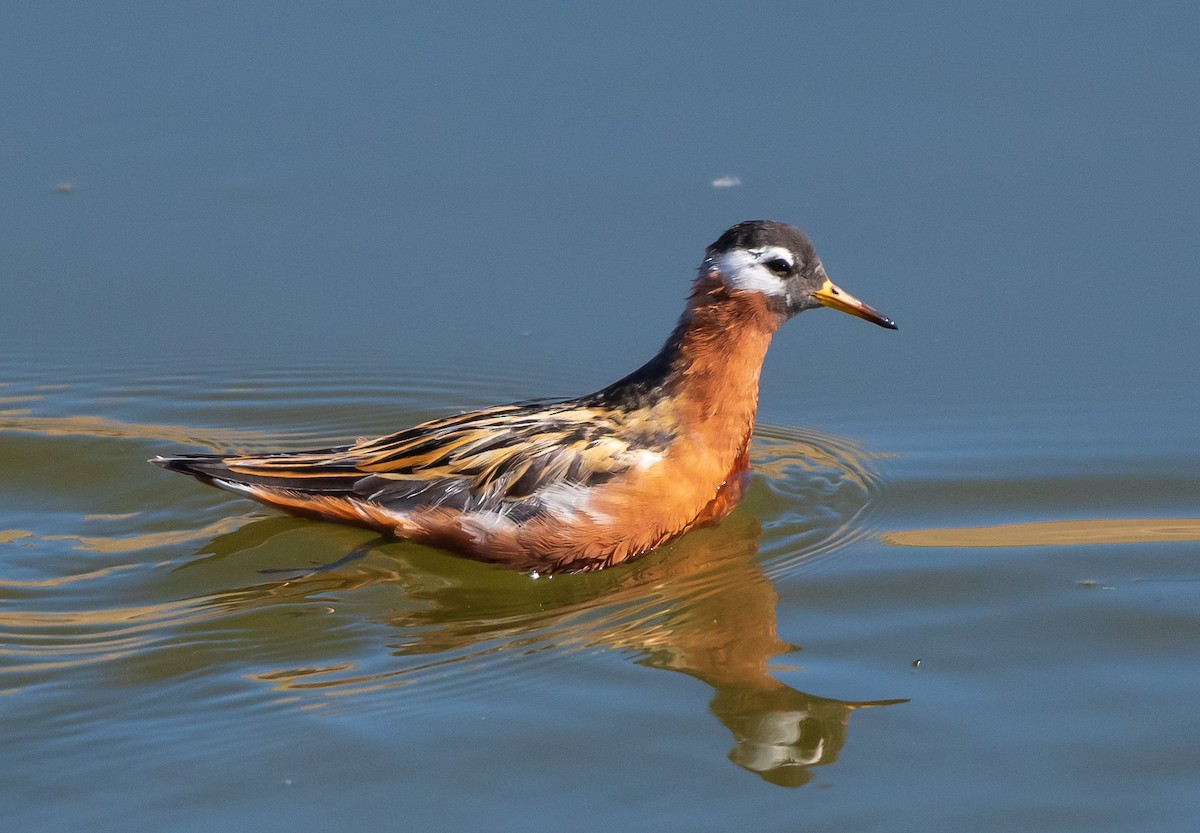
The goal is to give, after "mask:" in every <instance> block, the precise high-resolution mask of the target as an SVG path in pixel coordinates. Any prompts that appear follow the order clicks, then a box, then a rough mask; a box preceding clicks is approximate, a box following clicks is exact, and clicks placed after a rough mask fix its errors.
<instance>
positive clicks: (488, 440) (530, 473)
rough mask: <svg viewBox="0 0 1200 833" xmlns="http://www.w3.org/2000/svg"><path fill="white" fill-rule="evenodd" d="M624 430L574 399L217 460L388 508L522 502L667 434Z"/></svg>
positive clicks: (638, 454)
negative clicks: (332, 444) (315, 447)
mask: <svg viewBox="0 0 1200 833" xmlns="http://www.w3.org/2000/svg"><path fill="white" fill-rule="evenodd" d="M622 425H623V426H624V429H623V430H622ZM629 429H630V425H629V421H628V415H625V419H624V420H623V421H622V422H618V420H617V419H616V418H614V415H613V414H612V413H611V412H610V411H608V410H606V409H604V408H597V407H588V406H586V405H582V404H581V403H580V402H578V401H567V402H558V403H549V404H547V403H523V404H519V405H506V406H502V407H499V408H492V409H489V410H485V411H475V412H472V413H467V414H459V415H456V416H452V417H447V418H444V419H438V420H433V421H431V422H426V423H423V424H421V425H418V426H415V427H413V428H409V429H406V430H404V431H400V432H398V433H396V434H391V435H389V436H386V437H380V438H378V439H372V440H360V441H358V442H356V443H354V444H353V445H350V446H345V447H341V448H332V449H327V450H324V451H319V452H308V453H294V454H272V455H263V456H257V457H249V456H248V457H233V458H225V460H224V463H225V465H226V466H227V467H228V469H229V471H230V472H231V473H232V474H234V475H237V476H242V477H245V478H247V480H249V481H257V482H266V481H274V482H276V483H279V484H280V485H283V486H285V487H286V488H293V489H299V490H304V489H305V484H306V481H307V482H312V483H314V484H316V483H318V482H319V483H320V484H321V486H322V488H328V486H329V485H330V484H337V483H342V484H344V485H343V486H342V488H343V489H344V490H345V491H346V492H348V493H353V494H355V495H358V496H360V497H362V498H363V499H367V500H370V501H372V502H377V503H381V504H384V505H387V506H392V507H405V506H413V505H427V506H434V505H436V506H448V507H453V508H459V509H464V510H488V509H499V508H502V507H505V506H506V505H508V504H511V503H512V502H521V501H527V500H528V499H530V498H533V497H535V496H536V494H537V493H538V492H539V491H540V490H542V489H544V488H546V487H548V486H552V485H555V484H560V483H561V484H570V485H581V486H592V485H598V484H600V483H603V482H605V481H606V480H608V479H609V478H611V477H612V476H614V475H616V474H619V473H621V472H623V471H626V470H628V469H630V468H631V467H633V466H634V465H637V464H638V463H639V462H640V461H643V460H645V459H646V457H645V455H646V453H647V452H651V453H661V452H662V451H663V450H665V447H666V444H667V443H668V442H669V440H670V436H669V434H666V433H665V432H663V431H661V430H650V431H641V432H637V431H635V432H630V430H629ZM288 481H294V482H288ZM511 508H512V507H511V506H507V509H511ZM507 509H506V511H507Z"/></svg>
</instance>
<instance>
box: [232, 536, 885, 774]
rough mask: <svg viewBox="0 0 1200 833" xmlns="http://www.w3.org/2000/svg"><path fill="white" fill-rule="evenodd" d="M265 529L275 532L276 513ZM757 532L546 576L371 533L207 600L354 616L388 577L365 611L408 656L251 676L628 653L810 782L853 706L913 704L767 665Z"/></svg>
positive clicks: (315, 681)
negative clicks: (599, 651) (381, 541)
mask: <svg viewBox="0 0 1200 833" xmlns="http://www.w3.org/2000/svg"><path fill="white" fill-rule="evenodd" d="M261 525H262V526H267V525H270V526H273V527H275V528H276V529H279V528H278V526H276V525H275V523H274V522H272V521H266V522H262V524H261ZM258 526H260V524H251V525H250V526H248V527H245V528H243V529H241V530H238V531H236V532H233V533H231V534H229V535H226V536H222V538H219V539H217V540H215V541H214V542H213V544H212V546H211V548H210V549H211V551H212V552H213V555H212V556H211V558H215V559H221V558H223V557H224V556H225V555H226V554H233V553H236V552H239V551H241V552H244V551H245V549H246V548H247V547H248V546H249V547H253V548H263V547H264V546H265V547H270V546H271V539H272V538H275V537H282V538H287V537H289V535H288V531H287V528H286V527H285V528H284V529H282V530H279V532H278V533H277V535H270V534H268V537H267V539H266V540H264V539H263V538H262V537H261V535H262V533H264V532H267V530H263V529H256V528H255V527H258ZM759 535H760V530H759V526H758V524H757V522H756V521H754V520H753V519H751V518H748V517H745V516H744V515H734V516H732V517H731V518H729V519H727V520H726V522H725V523H724V524H723V525H722V526H721V527H720V528H718V529H711V530H704V531H701V532H699V533H696V534H693V535H690V536H687V537H685V538H684V539H682V540H681V541H679V542H678V543H676V544H675V545H672V546H669V547H667V548H666V549H665V551H662V552H659V553H654V554H651V555H650V556H648V557H647V558H645V559H643V560H641V561H639V562H635V563H634V564H632V565H629V566H628V567H627V568H620V569H616V570H611V571H607V572H601V573H594V574H588V575H583V576H557V577H555V578H553V579H541V580H533V579H531V578H530V577H528V576H524V575H520V574H514V573H508V572H504V571H501V570H497V569H494V568H490V567H485V566H482V565H477V564H472V563H469V562H463V561H462V560H461V559H453V558H448V557H445V556H442V555H440V554H438V555H434V554H433V553H431V552H429V551H423V550H421V549H419V548H415V547H409V546H407V545H402V544H389V545H384V546H382V547H378V546H375V542H368V543H367V544H366V545H364V546H363V547H360V549H359V550H358V551H357V552H356V553H355V554H354V555H361V556H362V557H361V558H357V557H356V558H347V559H342V560H341V561H339V562H337V563H335V564H333V565H330V566H328V567H322V568H318V569H313V570H306V571H296V570H292V571H288V572H285V573H281V574H279V575H280V576H281V577H279V578H276V579H273V580H270V581H266V582H263V583H260V584H255V585H252V586H247V587H242V588H240V589H237V590H231V591H226V592H222V593H217V594H214V595H213V596H212V597H211V598H210V603H212V604H216V605H220V606H222V607H226V608H228V609H232V610H243V609H250V608H256V607H260V606H263V605H272V604H279V603H285V602H291V603H295V602H312V603H318V604H327V605H333V606H336V607H337V608H338V609H339V611H342V612H345V609H346V606H345V603H346V602H347V601H351V600H352V598H353V596H354V592H352V591H360V590H363V589H366V588H372V589H373V590H376V591H377V590H379V589H380V586H381V585H382V586H385V587H387V588H390V589H392V590H399V591H400V594H401V596H402V598H399V599H398V598H396V597H395V596H394V595H387V596H385V599H386V601H385V604H384V605H382V606H379V605H370V606H368V607H367V608H365V609H364V608H361V607H360V608H358V612H359V614H360V615H366V616H369V617H371V618H374V619H376V620H377V621H383V622H385V623H386V624H387V625H389V626H390V627H391V628H394V629H395V630H394V633H395V635H396V636H397V637H398V638H395V639H388V640H386V642H387V647H388V649H389V650H390V653H391V656H392V657H393V658H394V659H395V660H397V661H399V664H400V665H401V666H402V667H399V668H397V667H395V666H394V665H393V667H390V668H386V669H383V670H376V671H374V672H373V673H364V672H363V669H361V668H360V663H359V662H355V661H336V660H334V661H331V662H327V663H323V664H321V665H319V666H314V665H313V663H312V661H311V660H312V657H311V656H310V657H307V661H305V662H304V663H303V664H301V665H299V666H297V667H294V668H290V669H289V668H286V667H283V668H281V667H275V668H271V669H269V670H263V671H259V672H256V673H255V674H253V675H252V676H253V677H254V678H255V679H258V680H261V681H263V682H267V683H269V684H270V685H272V686H273V687H275V688H276V689H277V690H280V691H281V692H290V693H292V694H297V693H300V692H308V693H309V694H316V693H324V694H335V695H341V696H345V695H353V694H361V693H364V692H370V691H376V690H378V689H380V688H385V687H393V686H401V685H407V684H410V683H412V682H415V679H414V675H420V674H421V673H422V672H425V673H429V674H434V673H436V672H437V671H438V670H445V668H446V666H447V664H450V663H454V664H457V663H463V662H466V664H467V665H474V664H475V663H474V662H473V661H475V660H481V659H483V658H485V657H488V656H494V655H496V654H498V653H503V652H507V651H518V652H523V653H524V652H531V651H537V650H539V649H545V648H553V649H555V650H557V651H572V650H580V649H596V648H603V649H610V650H620V651H625V652H629V653H630V654H632V655H633V656H634V657H635V658H636V661H637V662H640V663H641V664H644V665H647V666H650V667H654V668H661V669H665V670H671V671H678V672H680V673H684V674H688V675H690V676H692V677H695V678H697V679H699V680H702V681H703V682H705V683H706V684H708V685H709V686H711V687H712V688H713V690H714V695H713V697H712V700H711V702H710V709H711V711H712V713H713V714H714V715H715V716H716V717H717V718H718V719H719V720H720V721H721V722H722V723H723V724H724V725H725V726H726V728H727V729H728V730H729V731H730V732H731V733H732V734H733V737H734V747H733V750H732V751H731V752H730V755H729V757H730V759H731V760H732V761H733V762H734V763H736V764H738V765H739V766H741V767H744V768H746V769H748V770H750V771H753V772H755V773H757V774H759V775H760V776H761V777H763V778H764V779H766V780H768V781H771V782H772V783H777V784H786V785H792V786H796V785H800V784H803V783H806V782H807V781H808V780H809V779H810V777H811V773H810V770H811V768H812V767H815V766H820V765H824V764H829V763H832V762H833V761H835V760H836V759H837V757H838V755H839V753H840V751H841V748H842V746H843V744H844V743H845V740H846V730H847V726H848V722H849V719H850V714H851V712H852V711H853V710H854V709H856V708H860V707H863V706H874V705H889V704H893V703H899V702H903V701H901V700H880V701H873V702H847V701H841V700H834V699H826V698H821V697H816V696H813V695H810V694H806V693H804V692H800V691H797V690H795V689H793V688H791V687H789V686H787V685H785V684H784V683H782V682H780V681H779V680H778V679H776V678H775V677H774V676H772V675H771V673H770V667H769V665H770V661H771V660H772V658H774V657H776V656H779V655H780V654H783V653H787V652H789V651H792V650H795V648H794V646H791V645H789V644H788V643H786V642H784V641H783V640H781V639H780V638H779V636H778V634H777V631H776V619H775V605H776V602H777V600H778V597H777V595H776V593H775V590H774V587H773V585H772V584H771V582H770V580H769V579H767V577H766V576H765V575H764V574H763V572H762V570H761V569H760V567H759V565H758V564H757V563H756V561H755V556H756V554H757V552H758V540H759ZM278 543H279V544H281V545H284V547H285V548H286V543H285V542H284V541H282V540H281V541H279V542H278ZM260 551H261V550H260ZM284 551H286V550H284ZM420 658H425V661H421V660H420ZM414 659H416V660H417V661H416V662H411V661H412V660H414ZM404 660H409V662H405V661H404ZM480 682H481V684H486V680H481V681H480ZM464 684H468V685H469V684H470V683H469V682H466V683H464Z"/></svg>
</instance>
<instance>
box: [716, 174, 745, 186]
mask: <svg viewBox="0 0 1200 833" xmlns="http://www.w3.org/2000/svg"><path fill="white" fill-rule="evenodd" d="M741 184H742V178H741V177H740V176H721V177H717V178H716V179H714V180H713V181H712V187H714V188H736V187H737V186H739V185H741Z"/></svg>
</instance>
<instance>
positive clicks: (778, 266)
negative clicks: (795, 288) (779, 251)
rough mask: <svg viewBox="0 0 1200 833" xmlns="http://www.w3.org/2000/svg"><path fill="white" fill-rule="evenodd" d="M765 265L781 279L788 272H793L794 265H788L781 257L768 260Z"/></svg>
mask: <svg viewBox="0 0 1200 833" xmlns="http://www.w3.org/2000/svg"><path fill="white" fill-rule="evenodd" d="M764 265H765V266H766V267H767V268H768V269H770V270H771V271H772V272H774V273H775V274H776V275H779V276H780V277H783V276H784V275H786V274H787V273H788V272H790V271H792V264H790V263H788V262H787V261H786V260H784V259H783V258H781V257H776V258H772V259H771V260H768V261H767V262H766V264H764Z"/></svg>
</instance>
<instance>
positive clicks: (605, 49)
mask: <svg viewBox="0 0 1200 833" xmlns="http://www.w3.org/2000/svg"><path fill="white" fill-rule="evenodd" d="M643 6H644V4H643V5H634V4H629V5H621V4H616V5H614V4H606V5H604V6H596V5H592V6H589V7H587V8H582V7H575V6H572V5H571V4H566V5H561V6H556V7H554V8H553V9H551V8H547V7H544V6H542V5H533V4H530V5H524V4H520V3H517V4H506V5H505V6H503V7H500V6H497V7H495V8H493V9H486V8H482V7H479V6H477V5H475V4H455V3H443V4H440V5H439V6H438V7H437V8H436V9H434V8H429V9H416V8H410V7H406V6H402V5H400V6H398V5H395V4H390V3H389V4H383V3H380V4H365V5H361V4H360V5H358V6H356V7H355V8H354V9H353V10H342V9H338V10H334V9H333V8H332V7H331V8H329V9H325V10H322V9H317V8H314V7H304V8H301V7H299V6H294V5H272V4H257V5H254V6H252V7H248V6H246V5H245V4H220V3H218V4H206V5H205V6H203V7H199V6H198V7H195V8H190V9H187V8H179V7H176V6H163V5H161V4H139V3H129V4H121V5H112V4H105V5H103V6H99V5H94V4H70V3H38V4H34V5H20V4H9V5H7V6H6V7H5V8H4V9H3V11H0V158H2V159H3V161H4V163H5V164H3V165H0V250H3V252H4V259H3V270H2V272H0V289H2V290H3V303H0V692H3V696H0V751H2V752H3V754H2V755H0V806H2V807H3V809H4V817H5V819H6V822H7V824H8V826H9V827H12V828H13V829H18V830H26V831H43V830H44V831H61V830H65V829H88V830H96V831H105V830H114V831H115V830H122V831H124V830H129V829H130V828H135V829H146V830H172V831H210V830H212V829H214V828H218V827H229V828H235V829H243V828H250V827H254V828H255V829H262V830H289V831H291V830H326V829H329V828H330V827H332V826H334V825H337V826H339V827H349V828H354V829H375V828H391V827H397V826H403V827H406V828H407V827H411V828H413V829H430V830H468V829H509V830H522V831H539V830H555V831H558V830H561V829H563V826H564V821H563V820H564V819H567V820H569V821H570V823H569V824H568V825H567V826H569V827H570V828H571V829H578V830H614V829H623V830H655V831H658V830H664V829H670V830H676V829H677V830H727V829H738V830H743V829H745V830H795V829H797V828H814V829H823V830H855V831H861V830H888V831H897V830H914V831H916V830H920V831H927V830H971V831H988V830H1003V831H1009V830H1014V829H1019V830H1053V831H1064V830H1086V831H1097V830H1112V831H1139V833H1141V831H1192V830H1195V829H1196V825H1197V819H1200V798H1198V796H1200V793H1198V792H1197V790H1196V787H1195V785H1196V783H1197V779H1198V776H1200V764H1198V763H1197V756H1196V754H1195V750H1196V748H1197V745H1198V744H1200V718H1197V716H1196V714H1195V709H1194V708H1193V703H1194V700H1195V692H1196V691H1197V688H1198V687H1200V647H1197V646H1200V614H1198V612H1197V611H1198V610H1200V571H1198V569H1197V564H1198V563H1200V562H1198V560H1197V559H1198V556H1200V430H1198V429H1197V420H1196V416H1195V415H1196V414H1197V413H1198V412H1200V385H1198V384H1197V382H1196V359H1197V356H1200V336H1197V330H1196V327H1195V325H1194V318H1195V314H1196V310H1197V309H1198V308H1200V283H1198V282H1197V281H1196V268H1195V263H1196V257H1195V253H1196V250H1197V243H1198V242H1200V241H1198V240H1197V234H1196V223H1195V219H1194V218H1195V217H1196V216H1200V180H1198V178H1197V171H1200V144H1198V143H1197V142H1196V136H1197V135H1200V110H1198V108H1197V107H1196V106H1195V102H1196V101H1200V62H1198V60H1197V54H1196V50H1195V43H1196V40H1197V35H1198V34H1200V21H1198V17H1197V11H1196V8H1195V7H1194V4H1185V3H1140V4H1115V3H1105V4H1099V5H1097V4H1084V3H1049V4H1046V3H1037V4H1033V3H1029V4H1026V3H1016V4H1006V5H1003V6H997V7H994V8H992V7H988V8H983V7H980V8H978V9H975V8H971V9H968V8H960V9H949V8H947V7H945V6H943V5H939V4H932V5H927V6H926V5H921V4H916V5H911V4H910V5H908V6H904V7H899V6H898V7H895V8H882V7H877V6H871V5H855V4H840V5H837V6H821V7H815V6H807V5H805V4H783V5H779V4H762V5H756V6H744V7H742V6H739V7H731V6H729V5H728V4H720V3H689V4H686V5H680V6H678V7H674V6H670V5H657V6H655V7H653V8H644V7H643ZM751 217H768V218H775V219H781V220H785V221H789V222H794V223H796V224H798V225H800V226H803V227H805V228H806V229H807V230H808V231H809V232H810V233H811V234H812V236H813V238H814V240H815V243H816V246H817V249H818V251H819V252H820V253H821V256H822V258H823V260H824V262H825V264H826V266H827V267H828V269H829V271H830V273H831V275H832V276H833V277H834V279H835V280H836V281H837V282H838V283H839V284H840V285H842V286H844V287H845V288H846V289H847V290H849V291H851V292H853V293H854V294H855V295H857V296H859V297H861V298H863V299H864V300H866V301H867V302H869V303H871V304H872V305H874V306H876V307H878V308H879V309H880V310H882V311H884V312H886V313H887V314H888V315H890V316H892V317H894V318H895V319H896V320H897V322H898V323H899V325H900V327H901V329H900V330H899V332H895V333H892V332H885V331H882V330H879V329H877V328H873V327H870V326H868V325H865V324H864V323H863V322H861V321H856V320H853V319H850V318H847V317H845V316H839V315H835V314H833V313H831V312H828V311H818V312H812V313H805V314H804V315H803V316H801V318H800V319H799V320H797V321H796V322H793V323H791V324H789V325H788V326H787V327H786V328H784V330H783V331H781V333H780V334H779V336H778V337H777V339H776V342H775V344H774V346H773V347H772V351H771V354H770V356H769V357H768V361H767V365H766V367H765V368H764V371H763V377H762V390H763V395H762V402H761V413H760V425H759V428H758V431H757V433H756V435H755V441H754V446H753V473H752V479H751V483H750V488H749V492H748V495H747V497H746V499H745V501H744V502H743V504H742V505H741V507H739V509H738V510H737V511H736V512H735V513H734V514H732V515H731V516H729V517H728V518H726V519H725V520H724V521H723V522H722V523H721V524H720V525H719V526H716V527H713V528H709V529H704V530H699V531H697V532H695V533H693V534H689V535H688V536H686V537H684V538H682V539H680V540H678V541H675V542H673V543H671V544H670V545H668V546H665V547H663V548H662V549H661V550H659V551H656V552H654V553H652V554H650V555H648V556H647V557H645V558H643V559H641V560H639V561H637V562H634V563H631V564H628V565H625V566H623V567H620V568H618V569H614V570H610V571H605V572H601V573H599V574H592V575H583V576H555V577H553V578H547V577H538V578H534V577H532V576H529V575H525V574H522V573H513V572H506V571H504V570H500V569H497V568H494V567H489V566H486V565H480V564H475V563H472V562H469V561H465V560H463V559H459V558H455V557H453V556H450V555H447V554H445V553H441V552H438V551H436V550H432V549H426V548H421V547H415V546H412V545H409V544H406V543H402V542H385V541H379V540H377V539H376V538H374V537H373V536H372V535H371V534H370V533H368V532H364V531H361V530H357V529H352V528H348V527H342V526H336V525H331V524H322V523H317V522H312V521H305V520H299V519H294V518H287V517H283V516H280V515H277V514H273V513H272V512H270V511H268V510H266V509H264V508H262V507H260V506H258V505H256V504H253V503H249V502H246V501H243V500H240V499H238V498H236V497H235V496H233V495H229V494H224V493H221V492H218V491H216V490H213V489H207V488H204V487H202V486H200V485H199V484H196V483H195V482H192V481H190V480H188V479H186V478H182V477H179V476H177V475H172V474H170V473H168V472H164V471H162V470H160V469H157V468H155V467H154V466H151V465H148V464H147V463H146V462H145V461H146V459H147V458H149V457H151V456H153V455H155V454H161V453H175V452H181V451H204V450H216V449H222V450H223V449H237V450H267V449H273V448H292V449H299V448H304V447H307V446H321V445H328V444H330V443H334V442H340V441H345V440H347V439H352V438H354V437H357V436H363V435H371V434H376V433H383V432H388V431H392V430H396V429H398V428H400V427H403V426H404V425H407V424H411V423H413V422H415V421H418V420H420V419H424V418H428V417H434V416H437V415H439V414H442V413H445V412H448V411H455V410H461V409H465V408H470V407H475V406H482V405H489V404H495V403H499V402H505V401H512V400H517V399H525V398H530V397H542V396H559V395H572V394H579V393H583V392H586V391H588V390H594V389H597V388H599V387H601V386H603V385H605V384H607V383H608V382H611V381H612V380H613V379H615V378H618V377H619V376H620V375H622V374H624V373H627V372H628V371H630V370H631V369H633V368H634V367H636V366H638V365H639V364H640V363H641V362H642V361H644V360H645V359H646V358H648V357H649V356H650V355H652V354H653V352H654V351H655V350H656V349H657V348H658V346H659V345H660V344H661V342H662V339H663V338H665V336H666V335H667V333H668V331H669V330H670V327H671V325H672V323H673V321H674V318H675V316H676V315H677V314H678V311H679V309H680V308H681V305H682V299H683V296H684V294H685V292H686V286H687V282H688V280H689V278H690V276H691V274H692V271H693V270H694V268H695V266H696V265H697V263H698V262H699V260H700V257H701V253H702V251H703V247H704V246H705V245H706V244H707V243H709V242H711V241H712V240H713V239H714V238H715V237H716V236H717V235H718V234H719V233H720V232H721V231H722V230H723V229H724V228H725V227H727V226H729V225H731V224H732V223H735V222H737V221H740V220H743V219H746V218H751Z"/></svg>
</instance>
